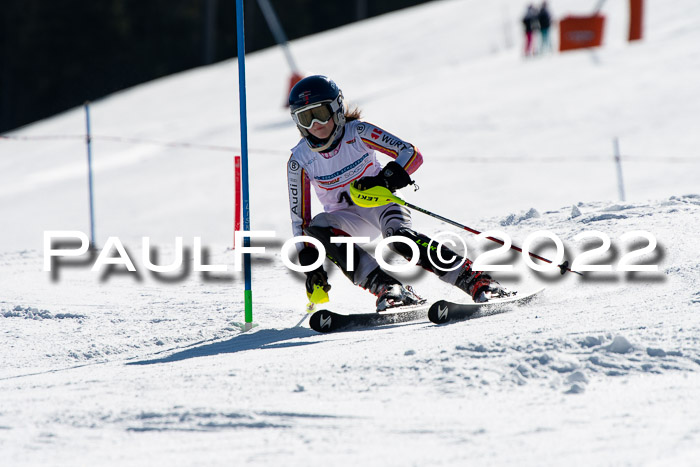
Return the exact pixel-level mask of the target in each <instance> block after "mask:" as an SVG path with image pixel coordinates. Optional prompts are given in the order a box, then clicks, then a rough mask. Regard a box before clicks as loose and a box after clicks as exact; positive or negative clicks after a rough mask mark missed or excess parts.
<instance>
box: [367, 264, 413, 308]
mask: <svg viewBox="0 0 700 467" xmlns="http://www.w3.org/2000/svg"><path fill="white" fill-rule="evenodd" d="M360 287H362V288H364V289H367V290H369V291H370V292H371V293H373V294H374V295H376V296H377V311H378V312H379V311H386V310H388V309H389V308H395V307H399V306H406V305H418V304H421V303H425V301H426V300H424V299H422V298H420V297H419V296H418V295H416V293H415V292H414V291H413V287H411V286H406V287H404V286H403V285H402V284H401V282H399V281H398V280H396V279H394V278H393V277H391V276H390V275H389V274H387V273H385V272H384V271H382V270H381V269H380V268H376V269H375V270H374V271H372V272H371V273H369V275H368V276H367V278H366V279H365V280H364V281H362V283H360Z"/></svg>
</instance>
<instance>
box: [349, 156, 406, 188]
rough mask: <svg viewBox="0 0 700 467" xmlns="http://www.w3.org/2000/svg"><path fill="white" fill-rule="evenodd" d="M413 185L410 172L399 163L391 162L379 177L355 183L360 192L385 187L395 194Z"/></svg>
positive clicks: (364, 178)
mask: <svg viewBox="0 0 700 467" xmlns="http://www.w3.org/2000/svg"><path fill="white" fill-rule="evenodd" d="M411 183H413V181H412V180H411V176H410V175H408V172H406V170H405V169H404V168H403V167H401V165H399V164H398V163H397V162H395V161H391V162H389V163H388V164H387V165H386V166H385V167H384V168H383V169H382V171H381V172H379V173H378V174H377V175H370V176H367V177H362V178H361V179H359V180H358V181H356V182H355V188H357V189H358V190H360V191H364V190H369V189H370V188H374V187H375V186H383V187H385V188H388V189H389V190H390V191H391V192H394V191H396V190H398V189H400V188H403V187H405V186H406V185H409V184H411Z"/></svg>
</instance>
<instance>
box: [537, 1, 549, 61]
mask: <svg viewBox="0 0 700 467" xmlns="http://www.w3.org/2000/svg"><path fill="white" fill-rule="evenodd" d="M537 22H538V23H539V26H540V39H541V40H540V50H539V53H545V51H549V52H551V51H552V42H551V40H550V39H549V27H550V26H551V25H552V16H551V15H550V13H549V9H548V8H547V2H546V1H545V2H542V6H540V11H539V12H538V13H537Z"/></svg>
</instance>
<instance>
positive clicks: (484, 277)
mask: <svg viewBox="0 0 700 467" xmlns="http://www.w3.org/2000/svg"><path fill="white" fill-rule="evenodd" d="M471 266H472V263H471V261H467V263H466V264H465V266H464V270H463V271H462V272H461V273H460V274H459V276H457V281H456V282H455V286H456V287H458V288H460V289H462V290H464V291H465V292H466V293H468V294H469V295H470V296H471V297H472V300H474V302H475V303H483V302H488V301H489V300H491V299H492V298H504V297H509V296H510V295H513V293H512V292H509V291H508V290H506V289H505V288H504V287H502V286H501V284H499V283H498V282H496V281H495V280H493V279H492V278H491V276H489V275H488V274H486V273H484V272H482V271H473V270H472V267H471Z"/></svg>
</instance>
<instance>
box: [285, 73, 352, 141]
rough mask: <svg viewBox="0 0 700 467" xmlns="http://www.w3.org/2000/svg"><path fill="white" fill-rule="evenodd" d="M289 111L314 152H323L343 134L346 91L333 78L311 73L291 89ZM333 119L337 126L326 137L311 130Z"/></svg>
mask: <svg viewBox="0 0 700 467" xmlns="http://www.w3.org/2000/svg"><path fill="white" fill-rule="evenodd" d="M289 111H290V112H291V114H292V120H294V123H296V125H297V128H299V131H300V132H301V134H302V136H303V137H304V139H305V140H306V143H307V144H308V145H309V147H310V148H311V150H312V151H315V152H323V151H326V150H328V149H329V148H331V147H333V146H334V145H335V143H336V142H337V141H338V140H339V139H340V137H341V136H342V134H343V128H344V127H345V106H344V104H343V92H342V91H341V90H340V88H339V87H338V85H337V84H335V83H334V82H333V80H331V79H329V78H328V77H326V76H322V75H313V76H308V77H306V78H304V79H302V80H301V81H299V82H298V83H297V84H295V85H294V87H293V88H292V90H291V91H290V92H289ZM331 118H332V119H333V122H334V123H335V128H334V129H333V133H332V134H331V135H330V136H329V137H328V138H327V139H325V140H321V139H319V138H316V137H315V136H314V135H312V134H311V133H309V128H311V126H312V125H313V124H314V122H318V123H321V124H324V123H326V122H328V121H329V120H330V119H331Z"/></svg>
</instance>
